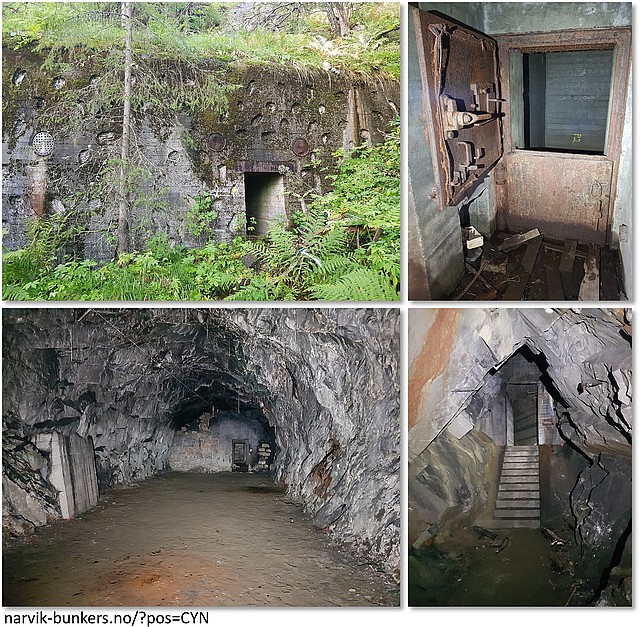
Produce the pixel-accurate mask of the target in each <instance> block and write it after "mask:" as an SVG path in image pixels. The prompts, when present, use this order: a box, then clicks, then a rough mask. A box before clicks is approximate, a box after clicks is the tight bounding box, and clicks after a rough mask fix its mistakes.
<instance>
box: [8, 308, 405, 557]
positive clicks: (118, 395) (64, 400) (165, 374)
mask: <svg viewBox="0 0 640 627" xmlns="http://www.w3.org/2000/svg"><path fill="white" fill-rule="evenodd" d="M4 315H5V317H4V326H3V332H4V347H5V360H4V363H3V404H4V426H5V428H10V429H12V430H13V432H15V433H16V434H17V435H18V436H19V437H22V438H24V439H26V440H29V441H30V439H31V438H33V437H34V436H35V435H36V434H38V433H39V432H41V431H42V430H45V429H47V430H50V429H55V430H56V431H59V432H60V433H67V434H71V433H77V434H78V435H81V436H83V437H86V436H90V437H91V438H92V439H93V442H94V446H95V451H96V465H97V473H98V480H99V483H100V485H101V487H110V486H113V485H116V484H121V483H130V482H132V481H135V480H136V479H139V478H143V477H148V476H151V475H153V474H155V473H157V472H159V471H161V470H163V469H166V468H167V467H168V462H169V453H170V447H171V444H172V442H173V439H174V433H175V428H176V426H177V425H182V424H187V423H188V422H190V421H191V420H193V419H194V418H197V417H198V416H200V415H201V414H202V413H203V412H205V411H210V409H211V406H212V405H214V404H215V405H216V406H217V407H223V406H224V405H225V403H226V404H227V408H229V409H231V408H232V407H233V408H235V407H236V406H238V405H239V406H240V407H241V409H249V408H253V409H259V410H260V411H261V412H262V413H263V414H264V416H265V417H266V419H267V420H268V422H269V423H270V425H271V427H272V428H273V429H274V430H275V439H276V446H277V448H278V449H279V454H278V456H277V457H276V461H275V474H276V478H277V479H278V480H281V481H283V482H285V483H286V484H287V486H288V491H289V494H290V496H291V498H293V499H296V500H298V501H300V502H301V503H302V504H303V505H304V506H305V508H306V509H307V511H308V512H309V514H310V515H311V516H313V518H314V521H315V522H316V524H318V525H320V526H322V527H325V528H326V529H327V532H329V533H331V534H333V535H334V536H335V537H336V538H337V539H338V540H340V541H344V542H349V543H352V544H353V546H354V547H356V548H359V549H360V550H362V551H363V552H366V553H367V555H368V556H369V557H370V558H372V559H375V560H379V561H381V562H383V563H384V564H385V565H386V567H387V568H389V570H393V569H396V568H397V567H398V565H399V550H400V549H399V526H400V491H399V474H400V424H399V408H400V394H399V376H398V363H399V313H398V310H395V309H388V310H386V309H313V310H311V309H286V310H278V309H265V310H261V309H248V310H240V309H226V310H215V309H211V310H194V309H189V310H178V309H165V310H142V309H140V310H125V309H121V310H105V309H96V310H13V311H12V310H5V312H4ZM25 391H27V392H25ZM25 474H27V475H28V474H29V473H28V472H26V471H25ZM31 474H35V471H33V472H32V473H31Z"/></svg>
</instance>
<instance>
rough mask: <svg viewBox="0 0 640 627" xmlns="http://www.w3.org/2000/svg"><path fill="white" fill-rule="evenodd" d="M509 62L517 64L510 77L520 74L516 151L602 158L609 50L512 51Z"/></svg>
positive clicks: (608, 92)
mask: <svg viewBox="0 0 640 627" xmlns="http://www.w3.org/2000/svg"><path fill="white" fill-rule="evenodd" d="M511 62H512V63H516V64H520V63H521V64H522V65H521V66H520V68H517V67H516V68H512V71H511V75H512V77H513V76H514V75H517V74H520V71H521V72H522V94H523V96H522V105H521V107H522V109H523V115H522V116H520V115H517V112H516V111H514V113H516V115H515V116H514V121H517V120H521V124H522V128H521V129H514V130H515V131H516V132H514V133H513V137H514V143H515V144H516V146H515V147H516V148H520V149H525V150H541V151H548V152H566V153H574V154H576V153H577V154H592V155H604V154H605V146H606V142H607V130H608V118H609V101H610V97H611V85H612V74H613V64H614V50H613V49H609V50H577V51H567V52H535V53H522V54H520V53H516V54H514V55H511ZM513 104H516V103H512V106H513ZM522 109H521V110H522Z"/></svg>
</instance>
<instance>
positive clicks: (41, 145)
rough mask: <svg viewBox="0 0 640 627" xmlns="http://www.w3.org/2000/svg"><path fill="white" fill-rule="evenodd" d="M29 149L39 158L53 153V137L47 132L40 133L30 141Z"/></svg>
mask: <svg viewBox="0 0 640 627" xmlns="http://www.w3.org/2000/svg"><path fill="white" fill-rule="evenodd" d="M31 147H32V148H33V152H35V153H36V154H37V155H38V156H39V157H47V156H48V155H50V154H52V153H53V149H54V148H55V142H54V141H53V135H52V134H51V133H49V132H48V131H40V132H39V133H36V134H35V135H34V136H33V140H32V141H31Z"/></svg>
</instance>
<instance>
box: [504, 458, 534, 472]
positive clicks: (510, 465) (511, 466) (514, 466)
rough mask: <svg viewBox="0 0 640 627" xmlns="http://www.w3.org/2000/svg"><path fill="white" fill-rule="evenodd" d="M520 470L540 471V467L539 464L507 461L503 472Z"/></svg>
mask: <svg viewBox="0 0 640 627" xmlns="http://www.w3.org/2000/svg"><path fill="white" fill-rule="evenodd" d="M519 468H521V469H523V470H539V469H540V466H539V465H538V462H508V461H507V460H506V459H505V461H504V464H502V472H504V471H505V469H508V470H518V469H519Z"/></svg>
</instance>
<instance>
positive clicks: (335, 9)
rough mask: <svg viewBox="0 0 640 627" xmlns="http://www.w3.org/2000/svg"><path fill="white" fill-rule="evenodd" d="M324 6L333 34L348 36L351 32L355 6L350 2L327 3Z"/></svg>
mask: <svg viewBox="0 0 640 627" xmlns="http://www.w3.org/2000/svg"><path fill="white" fill-rule="evenodd" d="M324 6H325V11H326V13H327V17H328V18H329V25H330V26H331V30H332V31H333V34H334V35H336V36H340V37H345V36H347V35H348V34H349V33H350V31H351V16H352V14H353V5H352V4H351V3H350V2H325V3H324Z"/></svg>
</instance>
